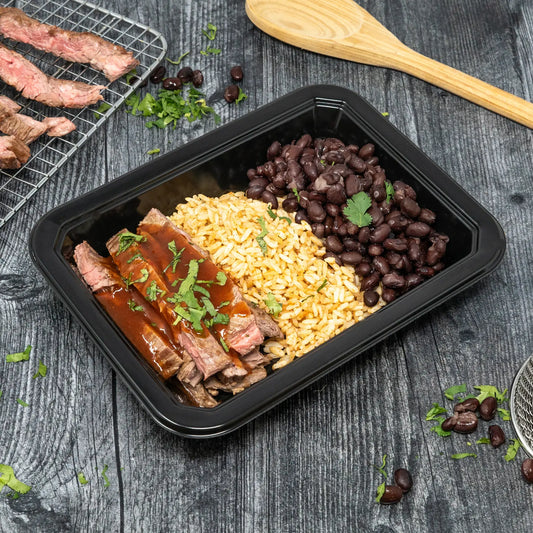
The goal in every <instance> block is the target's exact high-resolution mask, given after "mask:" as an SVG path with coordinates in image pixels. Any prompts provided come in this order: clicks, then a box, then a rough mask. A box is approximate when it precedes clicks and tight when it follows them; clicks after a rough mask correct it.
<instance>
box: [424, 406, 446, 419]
mask: <svg viewBox="0 0 533 533" xmlns="http://www.w3.org/2000/svg"><path fill="white" fill-rule="evenodd" d="M445 412H446V407H442V406H440V405H439V404H438V403H436V402H435V403H433V407H432V408H431V409H430V410H429V411H428V412H427V413H426V420H439V419H440V418H439V417H438V416H437V415H441V414H442V413H445Z"/></svg>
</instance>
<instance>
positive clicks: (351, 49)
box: [246, 0, 533, 128]
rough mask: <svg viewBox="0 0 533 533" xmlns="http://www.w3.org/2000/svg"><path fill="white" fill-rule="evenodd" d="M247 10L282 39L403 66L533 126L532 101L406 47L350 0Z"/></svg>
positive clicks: (292, 0)
mask: <svg viewBox="0 0 533 533" xmlns="http://www.w3.org/2000/svg"><path fill="white" fill-rule="evenodd" d="M246 13H247V15H248V17H249V18H250V20H251V21H252V22H253V23H254V24H255V25H256V26H257V27H258V28H260V29H261V30H263V31H264V32H266V33H268V34H269V35H272V37H275V38H277V39H280V40H281V41H285V42H286V43H289V44H292V45H295V46H298V47H300V48H304V49H306V50H311V51H312V52H317V53H319V54H324V55H328V56H333V57H339V58H342V59H348V60H350V61H357V62H359V63H366V64H368V65H376V66H379V67H388V68H393V69H396V70H401V71H403V72H406V73H407V74H411V75H413V76H416V77H417V78H420V79H422V80H425V81H427V82H429V83H432V84H433V85H437V86H438V87H441V88H443V89H445V90H447V91H449V92H452V93H455V94H457V95H459V96H462V97H463V98H466V99H467V100H470V101H471V102H474V103H475V104H478V105H480V106H483V107H485V108H487V109H490V110H491V111H494V112H496V113H499V114H500V115H503V116H505V117H508V118H510V119H512V120H515V121H516V122H519V123H520V124H523V125H525V126H527V127H528V128H533V104H531V103H530V102H527V101H526V100H523V99H522V98H519V97H518V96H514V95H513V94H510V93H508V92H505V91H502V90H501V89H497V88H496V87H494V86H492V85H489V84H488V83H485V82H483V81H481V80H478V79H477V78H474V77H472V76H469V75H468V74H465V73H464V72H461V71H459V70H456V69H454V68H452V67H448V66H447V65H444V64H442V63H439V62H438V61H435V60H433V59H430V58H429V57H426V56H424V55H422V54H419V53H418V52H415V51H414V50H412V49H411V48H408V47H407V46H406V45H404V44H403V43H402V42H401V41H400V40H398V39H397V38H396V37H395V36H394V35H393V34H392V33H391V32H390V31H389V30H387V29H386V28H385V27H384V26H383V25H382V24H380V23H379V22H378V21H377V20H376V19H375V18H374V17H372V15H370V13H368V11H365V10H364V9H363V8H362V7H361V6H359V5H357V4H356V3H355V2H353V1H352V0H246Z"/></svg>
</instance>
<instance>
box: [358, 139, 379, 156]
mask: <svg viewBox="0 0 533 533" xmlns="http://www.w3.org/2000/svg"><path fill="white" fill-rule="evenodd" d="M375 149H376V147H375V146H374V145H373V144H372V143H367V144H364V145H363V146H361V148H359V154H358V155H359V157H360V158H361V159H369V158H371V157H372V156H373V155H374V150H375Z"/></svg>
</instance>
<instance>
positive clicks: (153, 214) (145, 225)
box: [139, 209, 264, 355]
mask: <svg viewBox="0 0 533 533" xmlns="http://www.w3.org/2000/svg"><path fill="white" fill-rule="evenodd" d="M139 234H141V235H143V236H144V237H146V239H147V243H149V244H150V245H151V246H152V247H153V248H157V249H158V256H159V257H160V258H161V262H160V263H159V264H158V267H159V269H160V270H161V271H162V270H164V269H165V268H166V267H167V266H168V265H169V263H170V262H171V261H172V259H173V257H174V254H173V252H172V251H171V250H170V249H169V248H168V244H169V243H170V242H171V241H174V243H175V246H176V248H177V249H178V250H181V249H183V252H182V255H181V259H180V261H179V262H178V263H177V265H176V267H175V269H174V268H167V269H166V271H165V273H164V276H165V277H167V278H168V280H169V282H170V283H176V290H178V288H179V286H180V284H181V281H180V280H183V279H184V278H185V276H186V275H187V269H188V265H189V262H190V261H191V260H193V259H195V260H202V262H201V263H200V265H199V271H198V279H200V280H205V281H212V282H214V281H215V280H216V279H217V275H220V274H223V271H222V270H221V269H219V268H218V267H217V266H216V265H215V263H213V261H211V259H209V257H208V256H207V254H206V252H205V251H203V250H200V251H199V250H198V247H197V246H195V245H194V244H193V243H192V241H193V239H192V237H191V236H190V235H189V234H188V233H186V232H185V231H184V230H183V229H181V228H178V227H177V226H176V225H175V224H173V223H172V222H171V221H170V220H169V219H168V218H167V217H166V216H165V215H163V213H161V212H160V211H159V210H157V209H151V210H150V211H149V213H148V214H147V215H146V217H145V218H144V219H143V220H142V221H141V223H140V224H139ZM174 270H175V271H174ZM224 275H225V274H224ZM205 288H206V289H207V290H208V291H209V293H210V300H211V302H212V303H213V305H214V306H215V307H216V308H218V307H219V306H221V304H223V303H224V302H226V305H224V306H223V307H222V308H221V310H220V312H221V313H224V314H227V315H229V324H216V325H215V326H213V330H214V331H215V333H216V334H218V335H219V336H220V337H222V338H223V339H224V341H225V342H226V344H227V345H228V346H229V347H230V348H231V349H233V350H235V351H236V352H237V353H239V354H241V355H244V354H246V353H248V352H250V351H251V350H252V349H253V348H255V347H256V346H258V345H260V344H261V343H262V342H263V340H264V337H263V335H262V333H261V331H260V329H259V327H258V325H257V323H256V320H255V317H254V314H253V313H252V311H251V309H250V307H249V305H248V304H247V303H246V302H245V301H244V299H243V297H242V294H241V292H240V290H239V288H238V287H237V285H236V284H235V283H234V282H233V280H231V279H230V278H229V276H226V281H225V283H223V284H217V283H213V284H212V285H211V286H207V285H206V286H205Z"/></svg>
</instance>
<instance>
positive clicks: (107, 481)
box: [102, 465, 110, 489]
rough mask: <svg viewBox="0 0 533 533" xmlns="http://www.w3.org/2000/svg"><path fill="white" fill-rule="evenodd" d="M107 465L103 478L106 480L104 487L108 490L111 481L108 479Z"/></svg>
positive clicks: (103, 471)
mask: <svg viewBox="0 0 533 533" xmlns="http://www.w3.org/2000/svg"><path fill="white" fill-rule="evenodd" d="M107 468H108V466H107V465H104V469H103V470H102V477H103V478H104V487H105V488H106V489H107V487H109V485H110V483H109V479H108V478H107V475H106V472H107Z"/></svg>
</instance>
